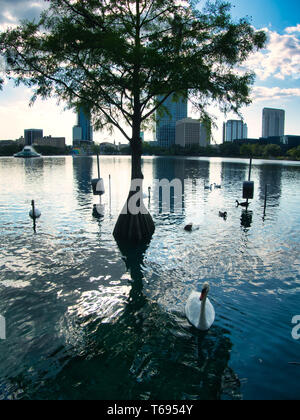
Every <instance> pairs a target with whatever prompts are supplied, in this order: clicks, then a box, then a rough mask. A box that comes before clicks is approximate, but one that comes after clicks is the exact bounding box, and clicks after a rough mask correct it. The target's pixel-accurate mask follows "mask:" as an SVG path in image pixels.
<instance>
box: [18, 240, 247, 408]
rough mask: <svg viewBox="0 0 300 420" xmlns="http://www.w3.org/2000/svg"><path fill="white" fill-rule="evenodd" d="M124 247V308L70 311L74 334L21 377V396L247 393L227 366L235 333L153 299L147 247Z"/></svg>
mask: <svg viewBox="0 0 300 420" xmlns="http://www.w3.org/2000/svg"><path fill="white" fill-rule="evenodd" d="M118 245H119V249H120V252H121V254H122V258H123V261H124V262H125V265H126V269H127V271H128V274H130V276H129V277H130V278H129V284H130V286H128V289H129V290H128V294H127V299H124V301H123V308H122V311H120V312H119V313H118V315H117V316H107V314H106V316H104V314H101V313H100V311H101V308H102V310H103V309H104V301H103V299H102V301H98V302H97V304H98V308H94V312H91V313H89V314H86V315H83V316H79V311H77V313H73V314H70V311H69V314H68V313H67V314H66V315H65V323H64V326H63V334H64V335H66V336H68V337H69V340H66V342H65V344H64V345H62V346H60V347H58V348H57V349H56V350H55V351H54V352H52V353H51V354H49V356H48V357H47V358H46V359H45V358H43V361H42V362H41V365H40V366H35V367H34V368H33V367H31V366H24V369H23V370H24V375H23V374H22V375H19V376H18V378H15V379H14V387H18V389H19V390H22V393H21V394H20V395H22V398H23V399H72V400H73V399H83V400H91V399H96V400H114V399H121V400H129V399H130V400H133V399H136V400H148V399H150V400H165V399H167V400H168V399H169V400H185V399H191V400H204V399H206V400H213V399H221V398H222V399H240V398H241V395H240V383H239V380H238V378H237V376H236V375H235V373H234V372H233V371H232V369H230V367H229V366H228V363H229V360H230V354H231V349H232V343H231V340H230V338H229V333H228V331H226V330H225V329H224V328H221V327H219V326H218V325H215V326H214V327H213V328H212V329H211V330H210V331H209V332H207V333H202V332H199V331H198V330H195V329H194V328H192V327H190V325H189V324H188V322H187V320H186V319H185V316H184V314H183V313H182V312H178V313H171V312H167V311H166V310H164V308H162V307H161V306H160V305H159V304H157V303H156V302H154V301H152V300H151V298H150V297H149V296H147V295H146V294H145V292H144V287H143V284H144V281H145V278H144V273H143V269H144V257H145V254H146V252H147V245H146V244H145V245H143V246H140V247H139V248H138V249H136V248H135V249H134V248H131V247H128V246H127V245H124V244H118ZM113 311H114V310H113V309H111V312H113ZM115 313H116V312H115ZM61 329H62V327H61ZM70 337H71V339H70ZM30 369H31V370H32V371H35V372H36V370H37V369H38V372H37V376H38V380H37V379H35V381H34V384H33V383H31V382H29V379H28V375H27V374H26V372H27V371H29V370H30ZM32 376H33V375H31V378H32Z"/></svg>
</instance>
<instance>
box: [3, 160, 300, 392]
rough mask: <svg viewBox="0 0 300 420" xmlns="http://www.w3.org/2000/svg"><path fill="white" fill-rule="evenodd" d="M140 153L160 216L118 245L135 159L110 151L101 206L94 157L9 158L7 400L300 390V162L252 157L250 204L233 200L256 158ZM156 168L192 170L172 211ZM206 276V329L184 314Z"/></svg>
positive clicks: (185, 173) (173, 174) (184, 174)
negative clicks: (209, 321) (143, 232)
mask: <svg viewBox="0 0 300 420" xmlns="http://www.w3.org/2000/svg"><path fill="white" fill-rule="evenodd" d="M143 168H144V169H143V170H144V175H145V191H147V189H148V186H151V187H152V196H151V202H150V204H149V203H148V200H147V199H145V204H146V203H147V205H148V204H149V207H150V212H151V214H152V215H153V218H154V221H155V225H156V231H155V234H154V236H153V239H152V241H151V243H150V245H149V247H148V248H147V249H141V250H139V251H131V252H129V251H128V252H127V253H125V254H124V255H122V253H121V251H120V249H119V248H118V246H117V244H116V242H115V240H114V238H113V236H112V231H113V227H114V225H115V222H116V219H117V216H118V214H119V212H120V211H121V209H122V207H123V204H124V202H125V199H126V196H127V193H128V189H129V177H130V159H129V158H127V157H101V176H102V177H103V178H104V181H105V186H106V190H107V192H106V194H105V196H104V197H103V202H104V203H105V216H104V218H102V219H99V218H98V219H97V218H95V217H94V216H93V214H92V209H93V203H97V202H98V198H97V197H94V196H93V195H92V191H91V179H92V178H93V177H95V176H96V175H97V167H96V159H95V158H94V159H92V158H74V159H73V158H72V157H57V158H43V159H37V160H26V161H24V160H17V159H13V158H1V159H0V180H1V186H0V191H1V195H0V221H1V229H0V255H1V260H0V314H1V315H2V316H3V317H5V319H6V340H0V399H100V400H105V399H150V400H153V399H171V400H173V399H220V398H222V399H241V398H243V399H266V398H267V399H299V398H300V366H297V365H291V364H289V363H290V362H300V340H296V339H294V338H293V337H292V330H293V328H294V327H295V325H293V324H292V319H293V317H294V316H296V315H300V299H299V298H300V234H299V232H300V213H299V207H300V188H299V185H300V164H297V163H281V162H271V161H257V160H255V161H254V162H253V168H252V180H253V181H254V182H255V197H254V199H253V200H252V202H251V204H250V207H249V212H248V214H243V210H242V208H241V207H238V208H237V207H236V206H235V200H236V199H239V200H241V199H242V183H243V181H244V180H246V179H247V178H248V161H247V160H242V159H241V160H230V159H217V158H211V159H198V158H183V159H182V158H180V159H176V158H150V157H149V158H145V159H144V161H143ZM109 175H111V191H112V194H111V203H110V200H109V194H108V177H109ZM162 178H167V179H169V180H171V179H173V178H177V179H180V180H181V181H183V180H185V185H184V190H183V197H182V205H181V206H179V207H178V206H177V207H176V208H175V207H174V206H172V204H171V208H170V209H169V210H168V211H165V210H164V208H163V207H162V203H161V197H160V195H159V193H158V190H157V189H156V188H155V186H154V184H153V179H162ZM214 182H216V183H217V184H221V185H222V188H221V189H213V190H212V191H209V190H208V191H206V190H204V184H210V183H214ZM266 184H267V185H268V191H269V196H268V206H267V212H266V217H265V218H264V219H263V206H264V191H265V185H266ZM32 199H35V201H36V206H37V207H38V208H39V209H40V210H41V212H42V217H41V219H39V221H38V222H37V229H36V234H35V233H34V231H33V227H32V221H31V220H30V218H29V217H28V212H29V210H30V203H31V200H32ZM219 210H221V211H227V213H228V218H227V220H226V221H225V220H223V219H222V218H220V217H219V216H218V213H219ZM250 210H251V212H250ZM189 222H193V223H194V226H195V228H196V229H195V230H194V231H193V232H191V233H189V232H185V231H184V229H183V228H184V226H185V224H187V223H189ZM204 281H208V282H209V283H210V286H211V288H210V296H209V297H210V300H211V302H212V303H213V305H214V307H215V311H216V321H215V324H214V325H213V327H212V328H211V330H210V331H209V332H207V333H201V332H198V331H197V330H195V329H194V328H192V327H191V326H190V325H189V323H188V321H187V320H186V318H185V314H184V305H185V302H186V300H187V298H188V296H189V293H190V292H191V291H192V290H198V291H200V290H201V287H202V284H203V282H204Z"/></svg>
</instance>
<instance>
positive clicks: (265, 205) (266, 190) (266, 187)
mask: <svg viewBox="0 0 300 420" xmlns="http://www.w3.org/2000/svg"><path fill="white" fill-rule="evenodd" d="M267 197H268V185H267V184H266V186H265V204H264V217H265V216H266V208H267Z"/></svg>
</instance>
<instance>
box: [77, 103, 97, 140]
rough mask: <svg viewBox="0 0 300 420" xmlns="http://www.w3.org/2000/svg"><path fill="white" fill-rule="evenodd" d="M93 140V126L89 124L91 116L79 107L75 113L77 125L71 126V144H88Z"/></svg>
mask: <svg viewBox="0 0 300 420" xmlns="http://www.w3.org/2000/svg"><path fill="white" fill-rule="evenodd" d="M92 142H93V127H92V125H91V116H90V115H89V114H87V113H86V112H85V111H84V110H83V108H80V109H79V111H78V114H77V125H75V126H74V127H73V144H74V146H80V145H81V144H90V143H92Z"/></svg>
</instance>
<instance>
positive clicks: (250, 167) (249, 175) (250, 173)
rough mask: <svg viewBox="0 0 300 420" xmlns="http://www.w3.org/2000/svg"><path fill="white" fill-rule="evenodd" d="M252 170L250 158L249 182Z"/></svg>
mask: <svg viewBox="0 0 300 420" xmlns="http://www.w3.org/2000/svg"><path fill="white" fill-rule="evenodd" d="M251 170H252V157H251V158H250V166H249V179H248V181H251Z"/></svg>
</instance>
